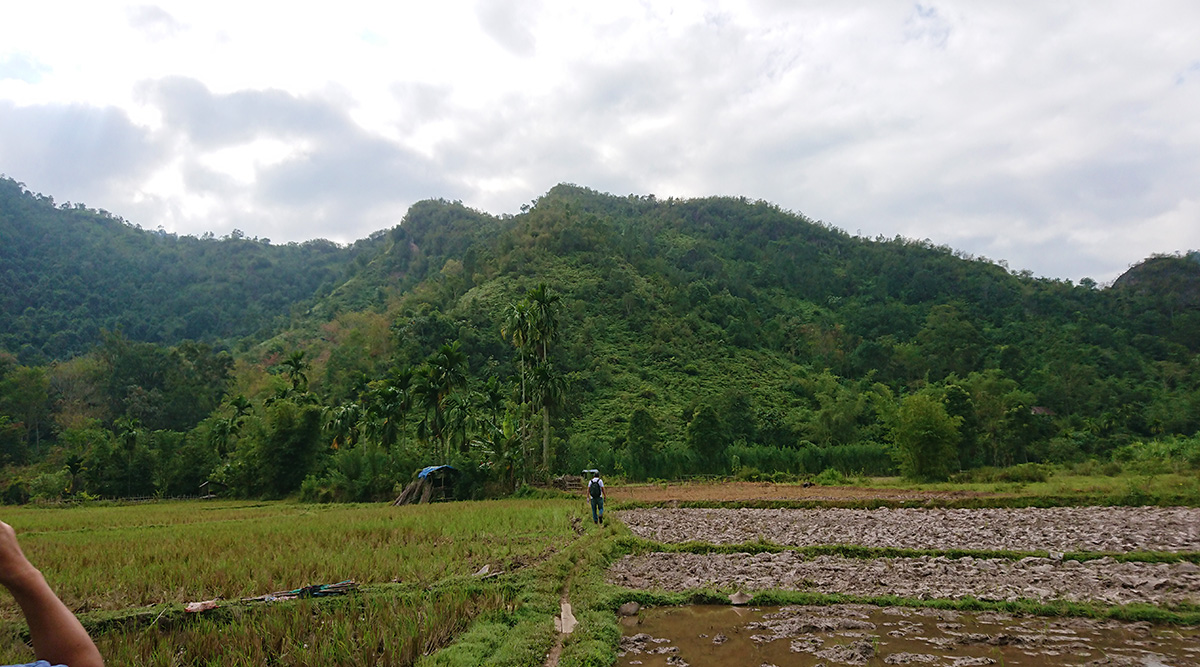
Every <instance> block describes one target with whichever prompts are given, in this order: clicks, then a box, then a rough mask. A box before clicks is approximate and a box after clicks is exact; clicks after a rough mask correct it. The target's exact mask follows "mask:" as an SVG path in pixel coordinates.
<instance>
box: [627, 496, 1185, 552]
mask: <svg viewBox="0 0 1200 667" xmlns="http://www.w3.org/2000/svg"><path fill="white" fill-rule="evenodd" d="M616 515H617V518H619V519H620V520H621V521H623V522H625V524H626V525H628V526H629V529H630V530H631V531H633V533H634V534H635V535H638V536H639V537H644V538H646V539H651V540H654V541H657V542H664V543H675V542H687V541H693V540H695V541H702V542H709V543H712V544H743V543H746V542H753V541H756V540H760V539H765V540H768V541H771V542H774V543H777V544H785V545H789V546H811V545H818V544H853V545H859V546H867V547H884V548H901V549H974V550H1014V551H1037V550H1046V551H1093V552H1129V551H1200V508H1192V507H1056V508H1023V509H970V510H968V509H934V508H930V509H888V508H881V509H875V510H853V509H836V508H830V509H804V510H790V509H789V510H756V509H637V510H623V511H620V512H618V513H616Z"/></svg>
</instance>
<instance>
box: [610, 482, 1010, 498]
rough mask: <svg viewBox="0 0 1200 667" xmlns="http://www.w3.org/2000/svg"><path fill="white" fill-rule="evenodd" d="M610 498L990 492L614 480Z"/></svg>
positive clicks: (925, 495) (951, 495) (949, 495)
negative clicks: (628, 481)
mask: <svg viewBox="0 0 1200 667" xmlns="http://www.w3.org/2000/svg"><path fill="white" fill-rule="evenodd" d="M605 495H606V496H607V497H608V499H609V500H610V501H614V502H616V501H632V502H648V503H657V502H670V501H672V500H678V501H753V500H763V501H772V500H820V501H839V500H843V501H853V500H894V501H905V500H918V501H920V500H931V499H938V500H947V499H953V498H971V497H980V496H986V495H989V494H984V493H977V492H973V491H913V490H907V489H872V488H862V487H856V486H809V487H804V486H802V485H800V484H773V483H771V482H720V483H713V482H671V483H666V484H633V485H618V484H613V485H610V486H608V488H606V489H605Z"/></svg>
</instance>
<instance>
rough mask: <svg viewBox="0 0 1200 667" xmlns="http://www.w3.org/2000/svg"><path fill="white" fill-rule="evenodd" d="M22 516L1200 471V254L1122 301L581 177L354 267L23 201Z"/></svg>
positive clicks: (983, 264) (11, 301)
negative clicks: (609, 482) (158, 503)
mask: <svg viewBox="0 0 1200 667" xmlns="http://www.w3.org/2000/svg"><path fill="white" fill-rule="evenodd" d="M0 256H2V257H3V264H2V265H0V282H3V285H2V287H3V290H2V291H0V297H2V298H3V299H4V302H3V319H2V321H0V349H3V350H4V352H3V353H0V457H2V460H3V463H4V464H5V466H6V467H5V472H4V474H3V480H2V481H0V484H2V488H0V492H2V493H3V494H4V499H5V500H8V501H10V502H20V501H24V500H27V499H29V498H31V497H35V498H58V497H69V496H84V497H89V496H103V497H122V496H147V495H165V496H176V495H188V494H196V493H198V490H199V489H200V488H201V485H202V484H205V483H207V486H205V487H204V488H205V490H206V491H207V490H216V491H217V492H219V493H224V494H230V495H236V496H243V497H280V496H285V495H290V494H295V493H297V492H299V493H301V494H302V495H303V496H304V497H306V498H310V499H327V500H368V499H382V498H387V497H390V496H392V495H394V494H395V493H396V492H397V486H398V485H400V484H403V483H404V482H406V481H408V479H409V478H410V477H411V475H412V472H413V470H414V469H416V468H418V467H420V466H422V465H426V464H430V463H444V462H449V463H453V464H454V465H456V466H457V467H459V468H460V469H461V470H462V471H463V475H462V477H461V480H462V481H461V486H462V491H463V493H466V494H471V495H481V494H494V493H503V492H506V491H508V490H511V489H512V488H514V487H515V486H517V485H519V484H520V483H522V482H525V481H530V480H536V479H539V478H545V477H546V476H549V475H552V474H558V473H561V472H566V471H578V470H580V469H582V468H585V467H593V466H599V467H600V468H601V469H603V470H606V471H612V472H615V473H617V474H621V475H624V476H626V477H628V478H631V479H647V478H675V477H681V476H688V475H701V474H702V475H724V474H737V475H741V476H743V477H747V478H753V477H756V476H770V475H789V474H790V475H805V474H816V473H820V472H822V471H825V470H828V469H832V470H835V471H839V472H841V473H844V474H868V475H882V474H896V473H901V474H904V475H906V476H908V477H911V478H913V479H931V480H932V479H944V478H946V477H948V476H950V475H953V474H955V473H959V471H964V470H965V471H970V470H976V469H982V468H999V467H1005V466H1011V465H1014V464H1023V463H1036V462H1057V463H1064V464H1072V463H1074V464H1079V463H1082V462H1085V461H1094V462H1099V463H1101V464H1103V465H1108V466H1116V467H1118V468H1119V467H1120V466H1121V465H1124V464H1125V463H1127V462H1138V461H1140V462H1141V464H1143V465H1158V466H1167V467H1180V466H1182V467H1185V468H1189V469H1190V468H1194V467H1197V466H1200V438H1198V436H1197V431H1198V430H1200V357H1198V356H1197V355H1198V353H1200V255H1198V254H1196V253H1191V254H1187V255H1183V254H1179V255H1164V256H1160V257H1154V258H1151V259H1149V260H1147V261H1146V262H1144V263H1143V264H1141V265H1139V266H1137V267H1134V268H1133V269H1131V270H1130V271H1129V272H1128V273H1126V274H1125V275H1124V276H1122V277H1121V278H1120V279H1118V280H1117V281H1116V283H1115V284H1114V285H1112V286H1111V287H1106V288H1100V287H1099V286H1097V285H1096V284H1095V283H1094V282H1093V281H1090V280H1087V279H1085V280H1083V281H1081V283H1080V284H1079V285H1074V284H1071V283H1070V282H1066V281H1057V280H1046V279H1040V278H1035V277H1034V276H1032V275H1031V274H1030V273H1029V272H1012V271H1010V270H1008V269H1007V268H1006V267H1005V266H1003V265H1002V264H998V263H995V262H993V261H990V260H987V259H984V258H972V257H968V256H964V255H963V254H962V253H956V252H954V251H953V250H951V249H950V248H947V247H944V246H937V245H934V244H932V243H931V242H929V241H914V240H908V239H903V238H899V237H897V238H894V239H884V238H877V239H864V238H858V237H853V236H850V235H848V234H846V233H845V232H842V231H841V230H839V229H836V228H834V227H831V226H829V225H825V224H822V223H818V222H814V221H812V220H809V219H807V218H805V217H804V216H802V215H798V214H795V213H792V212H788V211H784V210H781V209H780V208H778V207H777V206H774V205H771V204H769V203H765V202H755V201H749V200H746V199H739V198H706V199H693V200H678V199H667V200H658V199H656V198H654V197H653V196H649V197H637V196H629V197H617V196H611V195H605V194H600V193H597V192H594V191H591V190H587V189H585V188H580V187H577V186H571V185H560V186H557V187H555V188H554V189H552V190H551V191H550V192H549V193H547V194H546V195H544V196H543V197H541V198H539V199H538V200H536V201H534V202H532V203H531V205H530V206H528V207H525V210H523V211H522V213H520V214H519V215H516V216H502V217H495V216H490V215H487V214H484V213H481V212H478V211H474V210H471V209H468V208H466V207H464V206H462V205H461V204H458V203H454V202H446V201H425V202H420V203H418V204H416V205H414V206H413V207H412V208H411V209H410V211H409V212H408V214H407V216H406V217H405V219H404V220H403V222H402V223H401V224H400V225H398V226H397V227H395V228H393V229H390V230H385V231H382V232H379V233H377V234H374V235H372V236H371V237H370V238H369V239H365V240H363V241H360V242H359V243H356V244H354V245H353V246H350V247H339V246H337V245H335V244H332V243H328V242H323V241H314V242H309V243H305V244H288V245H285V246H277V245H272V244H270V243H269V242H268V241H266V240H260V239H247V238H245V237H244V235H242V234H240V233H238V234H235V235H231V236H230V237H226V238H220V239H218V238H211V237H207V238H193V237H176V236H174V235H170V234H164V233H162V232H151V231H145V230H142V229H139V228H137V227H135V226H131V225H130V224H128V223H126V222H124V221H122V220H120V219H118V218H115V217H114V216H112V215H110V214H107V213H105V212H102V211H94V210H91V209H88V208H87V207H85V206H81V205H55V204H54V202H53V200H51V199H50V198H49V197H45V196H42V195H35V194H32V193H29V192H27V191H26V190H25V189H24V188H23V187H22V186H21V185H20V184H19V183H15V182H13V181H7V180H5V181H0Z"/></svg>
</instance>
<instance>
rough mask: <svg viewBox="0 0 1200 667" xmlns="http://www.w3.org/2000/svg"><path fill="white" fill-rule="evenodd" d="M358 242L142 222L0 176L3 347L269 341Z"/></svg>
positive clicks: (50, 353) (46, 353)
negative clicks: (218, 233)
mask: <svg viewBox="0 0 1200 667" xmlns="http://www.w3.org/2000/svg"><path fill="white" fill-rule="evenodd" d="M359 250H361V248H357V249H348V248H340V247H338V246H337V245H336V244H334V243H331V242H328V241H310V242H307V243H302V244H288V245H283V246H276V245H271V243H270V241H268V240H266V239H257V238H255V239H249V238H245V237H244V236H243V235H242V234H241V233H240V232H235V233H234V234H232V235H231V236H229V237H225V238H222V239H216V238H212V237H211V236H209V237H206V238H195V237H191V236H183V237H180V236H176V235H174V234H166V233H162V232H152V231H146V230H143V229H140V228H137V227H134V226H132V225H130V224H128V223H126V222H125V221H123V220H121V219H119V218H117V217H114V216H113V215H111V214H109V213H107V212H104V211H97V210H93V209H90V208H87V207H86V206H84V205H82V204H74V205H72V204H62V205H58V206H56V205H55V203H54V200H53V199H52V198H50V197H47V196H42V195H36V194H33V193H31V192H28V191H27V190H25V189H24V187H22V185H21V184H20V183H17V182H15V181H13V180H11V179H4V178H0V309H2V310H3V313H4V317H3V318H2V319H0V349H4V350H7V351H9V352H11V353H13V354H16V355H18V357H19V358H20V359H21V360H22V361H24V362H27V363H44V362H46V361H50V360H54V359H66V358H69V357H72V356H75V355H78V354H82V353H84V352H87V351H88V350H89V349H91V348H92V347H93V346H94V345H96V344H97V343H99V341H100V332H101V331H102V330H109V331H117V330H120V331H123V332H124V333H125V335H126V336H129V337H130V338H132V339H135V340H139V341H147V342H155V343H162V344H172V343H177V342H179V341H181V340H185V339H191V340H198V341H207V342H218V341H220V342H226V343H229V342H233V341H235V340H237V339H240V338H242V337H245V336H252V335H257V336H258V337H259V338H262V337H264V336H267V335H271V334H273V333H274V332H275V330H276V329H277V328H278V327H279V326H281V325H282V324H285V323H286V322H287V318H288V316H289V315H290V313H291V310H292V309H293V308H294V307H296V306H297V305H299V304H303V303H306V302H309V301H311V300H312V299H313V298H314V297H316V296H318V295H322V294H325V293H328V291H329V290H330V289H331V288H333V287H334V286H335V285H336V284H338V283H339V282H340V281H341V279H342V278H343V274H344V272H345V269H346V267H347V266H348V265H349V263H350V261H351V260H352V259H353V256H354V255H355V254H357V252H358V251H359Z"/></svg>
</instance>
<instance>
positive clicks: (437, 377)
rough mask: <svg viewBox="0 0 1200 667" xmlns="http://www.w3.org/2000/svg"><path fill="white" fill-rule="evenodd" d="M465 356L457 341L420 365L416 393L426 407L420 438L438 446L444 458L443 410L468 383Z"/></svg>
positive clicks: (445, 444)
mask: <svg viewBox="0 0 1200 667" xmlns="http://www.w3.org/2000/svg"><path fill="white" fill-rule="evenodd" d="M466 366H467V355H466V353H464V352H463V351H462V348H461V346H460V345H459V344H458V341H454V342H453V343H447V344H446V345H443V346H442V347H441V348H440V349H439V350H438V351H437V352H435V353H433V356H431V357H429V359H428V360H427V361H426V362H425V363H424V364H423V365H422V366H421V369H420V371H419V374H418V381H417V386H416V389H415V393H416V395H417V397H418V398H419V399H420V401H421V403H422V404H423V405H424V407H425V416H424V418H423V419H422V420H421V423H420V425H419V426H420V435H421V437H422V438H423V439H426V440H429V439H434V440H437V441H438V442H440V443H441V445H442V447H443V451H444V452H445V454H446V455H447V456H449V454H450V452H449V449H448V446H449V441H448V440H447V433H446V407H447V400H448V398H449V396H450V395H451V394H452V393H453V392H454V391H455V390H456V389H458V388H460V387H464V386H466V384H467V371H466Z"/></svg>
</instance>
